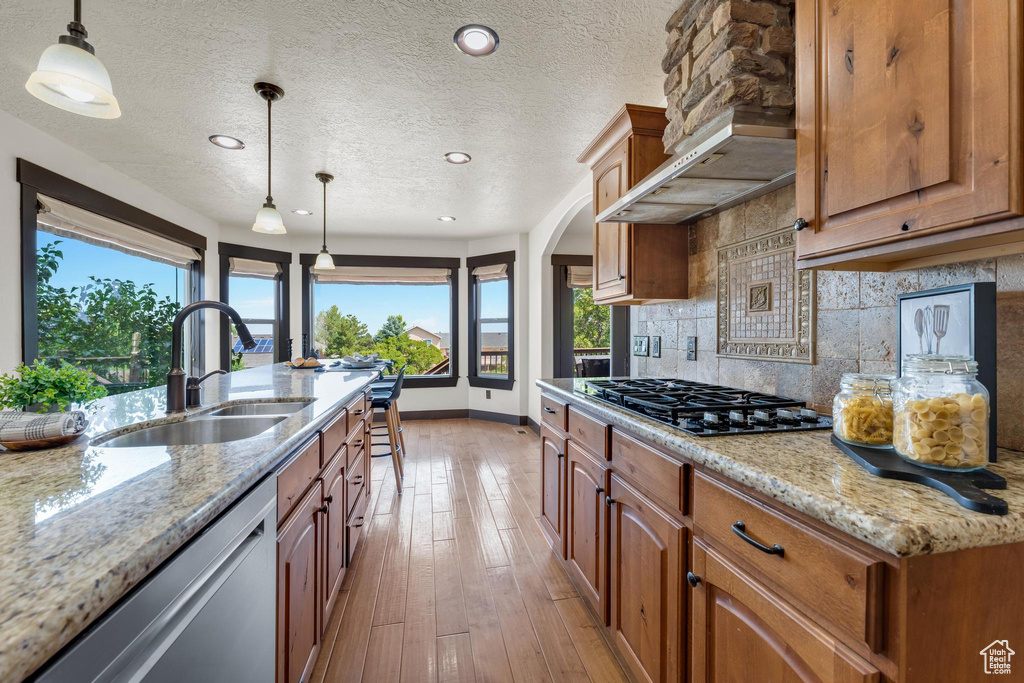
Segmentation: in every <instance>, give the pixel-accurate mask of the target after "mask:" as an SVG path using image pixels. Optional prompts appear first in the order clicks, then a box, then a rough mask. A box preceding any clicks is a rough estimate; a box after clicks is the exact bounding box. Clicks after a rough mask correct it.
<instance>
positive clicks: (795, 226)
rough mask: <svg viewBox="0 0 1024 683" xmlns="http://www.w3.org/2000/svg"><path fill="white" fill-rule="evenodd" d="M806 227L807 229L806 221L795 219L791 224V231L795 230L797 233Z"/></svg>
mask: <svg viewBox="0 0 1024 683" xmlns="http://www.w3.org/2000/svg"><path fill="white" fill-rule="evenodd" d="M806 227H807V221H806V219H803V218H797V219H796V221H794V222H793V230H795V231H797V232H800V231H801V230H803V229H804V228H806Z"/></svg>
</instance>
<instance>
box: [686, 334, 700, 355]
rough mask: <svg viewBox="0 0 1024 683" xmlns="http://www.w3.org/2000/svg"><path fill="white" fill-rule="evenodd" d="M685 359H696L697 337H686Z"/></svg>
mask: <svg viewBox="0 0 1024 683" xmlns="http://www.w3.org/2000/svg"><path fill="white" fill-rule="evenodd" d="M686 360H697V338H696V337H687V338H686Z"/></svg>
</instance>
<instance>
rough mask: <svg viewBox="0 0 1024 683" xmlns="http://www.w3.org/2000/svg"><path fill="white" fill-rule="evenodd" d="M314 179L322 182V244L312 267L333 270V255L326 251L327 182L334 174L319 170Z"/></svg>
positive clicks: (332, 178)
mask: <svg viewBox="0 0 1024 683" xmlns="http://www.w3.org/2000/svg"><path fill="white" fill-rule="evenodd" d="M316 179H317V180H319V181H320V182H321V183H323V184H324V246H323V247H322V248H321V249H320V253H319V254H317V256H316V264H315V265H314V266H313V267H314V268H315V269H316V270H334V257H332V256H331V252H329V251H327V183H329V182H331V181H332V180H334V176H332V175H331V174H330V173H324V172H323V171H320V172H319V173H317V174H316Z"/></svg>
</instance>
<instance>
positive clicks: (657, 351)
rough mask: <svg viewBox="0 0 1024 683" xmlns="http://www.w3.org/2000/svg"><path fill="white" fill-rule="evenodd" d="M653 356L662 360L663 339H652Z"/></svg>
mask: <svg viewBox="0 0 1024 683" xmlns="http://www.w3.org/2000/svg"><path fill="white" fill-rule="evenodd" d="M651 355H652V356H653V357H655V358H661V337H651Z"/></svg>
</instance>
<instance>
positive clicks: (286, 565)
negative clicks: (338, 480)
mask: <svg viewBox="0 0 1024 683" xmlns="http://www.w3.org/2000/svg"><path fill="white" fill-rule="evenodd" d="M322 498H323V486H322V485H321V483H320V482H319V481H317V482H316V483H315V484H314V485H313V487H312V488H311V489H310V490H309V492H308V493H307V494H306V495H305V496H304V497H303V498H302V500H301V501H300V502H299V504H298V505H297V506H295V510H294V511H293V512H292V514H291V516H290V517H289V519H288V521H287V522H285V524H284V525H283V526H280V527H279V528H278V534H277V605H278V606H277V683H299V682H300V681H305V680H308V678H309V674H310V673H311V671H312V669H313V664H314V662H315V661H316V656H317V654H318V652H319V650H320V633H321V632H320V624H321V618H322V617H321V610H320V606H321V597H320V596H321V590H322V589H321V576H322V568H321V567H322V565H321V559H320V557H321V550H320V539H321V535H322V533H323V528H322V525H323V519H324V516H323V513H322V512H321V505H322Z"/></svg>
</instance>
